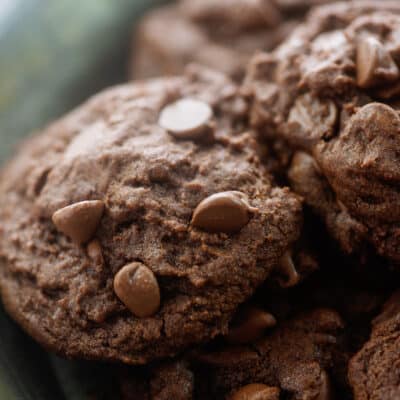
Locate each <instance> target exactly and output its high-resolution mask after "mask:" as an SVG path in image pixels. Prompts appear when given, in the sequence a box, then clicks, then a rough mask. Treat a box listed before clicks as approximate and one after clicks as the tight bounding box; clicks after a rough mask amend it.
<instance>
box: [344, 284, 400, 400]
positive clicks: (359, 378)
mask: <svg viewBox="0 0 400 400" xmlns="http://www.w3.org/2000/svg"><path fill="white" fill-rule="evenodd" d="M349 381H350V384H351V385H352V387H353V391H354V399H355V400H367V399H368V400H378V399H379V400H392V399H398V398H400V291H398V292H396V293H395V294H393V296H392V297H391V298H390V299H389V301H388V302H387V303H386V305H385V306H384V308H383V311H382V313H381V314H380V315H379V316H378V317H377V318H375V320H374V321H373V324H372V334H371V338H370V340H369V341H368V342H367V343H366V344H365V345H364V346H363V348H362V349H361V350H360V351H359V352H358V353H357V354H356V355H355V356H354V357H353V358H352V360H351V362H350V365H349Z"/></svg>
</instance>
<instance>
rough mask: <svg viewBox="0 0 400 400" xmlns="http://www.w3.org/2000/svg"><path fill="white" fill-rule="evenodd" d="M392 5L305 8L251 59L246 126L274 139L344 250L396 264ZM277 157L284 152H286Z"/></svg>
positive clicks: (398, 126) (398, 129) (398, 93)
mask: <svg viewBox="0 0 400 400" xmlns="http://www.w3.org/2000/svg"><path fill="white" fill-rule="evenodd" d="M399 38H400V4H399V3H398V2H393V1H379V2H369V1H366V2H354V3H353V2H345V3H337V4H333V5H327V6H322V7H320V8H317V9H315V10H314V11H313V12H312V13H311V14H310V16H309V18H308V20H307V21H306V22H305V23H304V24H303V25H302V26H301V27H299V28H298V29H297V30H296V31H295V32H294V33H293V34H292V35H291V37H290V38H289V39H288V40H287V41H286V42H285V43H284V44H283V45H282V46H281V47H280V48H279V49H277V50H276V51H275V52H273V53H272V54H259V55H257V56H255V58H254V59H253V60H252V63H251V66H250V68H249V74H248V76H247V79H246V83H245V85H244V92H245V93H247V94H248V95H249V96H250V97H251V98H252V100H253V103H252V111H251V123H252V125H253V126H254V127H257V129H258V131H259V133H260V135H261V136H262V137H264V138H265V139H266V140H273V141H275V142H277V143H280V142H282V141H283V142H284V143H285V145H284V146H283V147H282V145H281V147H282V148H283V149H284V151H283V153H284V152H285V151H286V153H288V150H287V149H288V148H289V149H290V151H291V156H289V157H283V159H291V167H290V171H289V174H288V176H289V180H290V182H291V185H292V187H293V189H294V190H295V191H296V192H298V193H299V194H301V195H302V196H304V198H305V200H306V202H307V203H308V205H309V206H311V208H312V209H313V210H314V211H315V212H316V213H317V214H318V215H319V216H320V217H321V218H322V219H323V220H324V221H325V223H326V225H327V227H328V230H329V231H330V233H331V234H332V235H333V236H334V237H335V238H336V239H337V240H338V242H339V243H340V244H341V246H342V248H343V249H344V250H345V251H347V252H348V253H361V254H366V253H369V252H371V250H372V251H374V252H377V253H378V254H379V255H381V256H383V257H385V258H387V259H388V260H390V261H391V262H394V263H399V262H400V191H399V188H400V169H399V165H400V153H399V149H400V114H399V111H400V103H399V99H400V39H399ZM286 155H287V154H286Z"/></svg>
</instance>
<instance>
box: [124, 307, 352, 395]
mask: <svg viewBox="0 0 400 400" xmlns="http://www.w3.org/2000/svg"><path fill="white" fill-rule="evenodd" d="M343 329H344V326H343V322H342V320H341V318H340V317H339V315H338V314H337V313H336V312H335V311H333V310H330V309H314V310H312V311H309V312H304V313H300V314H298V315H297V316H295V317H293V318H291V319H289V320H287V321H285V322H282V323H281V324H280V325H278V326H277V327H276V328H275V330H274V331H273V332H272V333H270V334H268V335H267V336H264V337H263V338H262V339H260V340H258V341H255V342H253V343H250V344H247V345H236V346H227V345H226V344H222V343H214V344H212V345H211V346H209V348H207V349H202V350H199V349H197V350H195V351H193V352H192V353H191V354H189V355H186V356H184V357H182V358H181V359H178V360H174V361H167V362H163V363H161V364H160V365H156V366H147V367H145V368H144V369H140V370H138V369H125V370H123V371H120V372H119V387H120V392H121V397H122V399H123V400H129V399H132V400H133V399H136V398H139V397H135V394H136V393H139V392H140V395H141V396H142V397H140V398H143V399H149V400H150V399H151V400H162V399H168V398H175V396H177V397H176V398H178V399H182V400H205V399H227V400H246V399H250V400H258V399H263V400H264V399H265V400H278V399H280V398H281V397H282V396H285V398H290V399H320V400H330V399H331V398H336V397H334V385H333V382H331V372H332V371H334V370H335V368H337V364H336V363H337V358H338V357H340V356H339V354H341V353H342V352H343V351H344V348H343V341H342V337H343V333H344V332H343ZM179 387H180V388H181V390H180V391H179V390H178V388H179ZM168 394H169V395H170V397H168ZM172 394H173V395H172Z"/></svg>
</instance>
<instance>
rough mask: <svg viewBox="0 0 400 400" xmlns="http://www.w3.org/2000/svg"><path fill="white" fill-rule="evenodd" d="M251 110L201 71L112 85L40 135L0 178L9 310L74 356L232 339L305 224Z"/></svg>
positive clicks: (171, 349)
mask: <svg viewBox="0 0 400 400" xmlns="http://www.w3.org/2000/svg"><path fill="white" fill-rule="evenodd" d="M199 106H200V107H199ZM208 109H209V110H208ZM209 111H210V112H209ZM188 113H189V117H190V118H188ZM245 114H246V104H245V103H244V102H243V100H242V99H241V98H240V97H239V96H238V94H237V87H236V86H235V85H234V84H233V83H232V82H231V81H230V80H228V79H227V78H226V77H225V76H223V75H222V74H220V73H215V72H212V71H209V70H205V69H203V68H199V67H196V66H192V67H190V68H189V69H187V71H186V74H185V75H184V76H183V77H176V78H169V79H168V78H167V79H160V80H154V81H149V82H145V83H137V84H132V85H126V86H121V87H117V88H114V89H111V90H108V91H106V92H104V93H102V94H100V95H98V96H96V97H94V98H93V99H92V100H90V101H89V102H87V103H86V104H84V105H83V106H82V107H80V108H78V109H77V110H76V111H74V112H72V113H71V114H69V115H68V116H66V117H65V118H63V119H61V120H60V121H58V122H56V123H54V124H52V125H51V126H49V127H48V128H47V129H46V130H45V131H44V132H43V133H41V134H40V135H38V136H35V137H33V138H32V139H30V140H28V141H27V142H26V143H25V144H24V145H23V146H22V147H21V149H20V151H19V153H18V155H17V156H16V158H14V160H12V161H11V162H10V163H9V165H8V166H7V167H6V168H5V169H4V170H3V171H2V174H1V180H0V219H1V221H2V224H1V227H0V264H1V268H0V275H1V280H0V285H1V294H2V298H3V301H4V304H5V306H6V309H7V310H8V312H9V313H10V315H11V316H12V317H13V318H14V319H15V320H17V321H18V322H19V323H20V324H21V325H22V326H23V327H24V329H25V330H26V331H27V332H28V333H30V334H31V335H32V336H33V337H34V338H35V339H37V340H38V341H39V342H40V343H42V344H43V345H44V346H46V347H47V348H49V349H51V350H54V351H57V352H58V353H60V354H62V355H65V356H68V357H81V358H89V359H101V360H119V361H123V362H125V363H130V364H140V363H144V362H147V361H149V360H151V359H154V358H158V357H163V356H168V355H172V354H175V353H177V352H179V351H182V350H183V349H184V348H186V347H187V346H189V345H191V344H194V343H201V342H204V341H208V340H209V339H211V338H212V337H214V336H216V335H218V334H221V333H226V332H227V328H228V323H229V320H230V319H231V317H232V315H233V313H234V312H235V309H236V308H237V306H238V305H239V304H241V303H243V302H244V301H245V300H246V299H247V298H248V297H249V296H250V295H251V294H252V293H253V292H254V290H255V289H256V288H257V286H259V285H260V284H261V283H262V282H263V281H264V280H265V279H266V278H267V277H268V276H269V275H270V273H271V272H272V271H273V269H276V268H277V266H278V265H279V264H280V262H281V259H282V257H283V256H284V255H285V254H286V253H287V252H288V251H290V250H291V247H292V245H293V243H294V242H295V241H296V240H297V238H298V236H299V231H300V227H301V219H302V212H301V203H300V201H299V200H298V199H297V197H295V196H294V195H292V194H291V193H290V192H289V190H288V189H286V188H284V189H280V188H277V187H274V186H273V185H272V183H271V177H270V176H269V175H268V173H267V172H266V171H265V169H264V168H263V166H262V165H261V163H260V162H259V159H258V156H257V146H256V144H255V142H254V139H253V136H252V135H251V133H246V132H247V131H248V126H247V125H246V118H245ZM161 115H162V116H163V118H161ZM207 115H208V117H207ZM161 125H162V126H164V127H167V128H168V129H169V131H167V130H166V129H164V128H163V127H162V126H161ZM218 193H219V197H218V196H217V197H218V198H217V200H215V198H214V197H213V198H211V197H210V196H214V195H215V194H218ZM221 193H222V194H221ZM221 197H222V204H223V205H224V207H223V209H222V211H221V208H220V207H221ZM207 198H208V200H207V202H206V204H205V205H204V201H205V199H207ZM200 205H201V207H200ZM218 210H220V212H218ZM196 212H197V216H196V217H194V214H196ZM213 216H214V217H213ZM238 216H239V217H240V218H238ZM232 221H234V222H233V223H232ZM93 227H95V228H96V229H93ZM81 230H83V231H84V235H82V234H81V233H82V232H81ZM90 235H92V237H91V238H90V239H89V236H90Z"/></svg>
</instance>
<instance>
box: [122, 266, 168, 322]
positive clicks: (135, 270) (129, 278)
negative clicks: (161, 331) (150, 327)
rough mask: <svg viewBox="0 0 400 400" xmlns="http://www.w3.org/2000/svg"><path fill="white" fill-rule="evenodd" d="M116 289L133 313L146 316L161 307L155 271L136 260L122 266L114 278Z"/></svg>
mask: <svg viewBox="0 0 400 400" xmlns="http://www.w3.org/2000/svg"><path fill="white" fill-rule="evenodd" d="M114 291H115V293H116V295H117V296H118V297H119V299H120V300H121V301H122V302H123V303H124V304H125V305H126V307H128V309H129V310H130V311H131V312H132V314H134V315H136V316H137V317H140V318H144V317H150V316H152V315H154V314H155V313H156V312H157V310H158V309H159V307H160V288H159V286H158V282H157V279H156V277H155V276H154V274H153V272H152V271H151V270H150V269H149V268H148V267H146V266H145V265H144V264H142V263H139V262H134V263H131V264H128V265H125V266H124V267H122V269H121V270H119V271H118V273H117V275H115V278H114Z"/></svg>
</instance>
